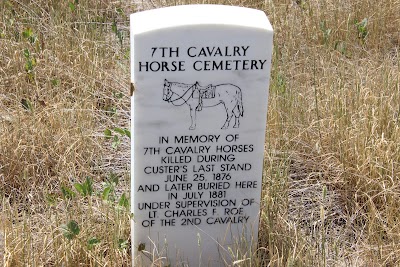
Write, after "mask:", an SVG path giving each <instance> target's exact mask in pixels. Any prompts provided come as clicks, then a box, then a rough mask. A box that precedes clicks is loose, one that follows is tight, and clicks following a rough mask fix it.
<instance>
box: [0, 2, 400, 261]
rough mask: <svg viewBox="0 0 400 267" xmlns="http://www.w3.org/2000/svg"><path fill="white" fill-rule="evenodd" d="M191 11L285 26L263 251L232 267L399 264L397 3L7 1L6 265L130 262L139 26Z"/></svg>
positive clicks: (1, 219) (0, 16)
mask: <svg viewBox="0 0 400 267" xmlns="http://www.w3.org/2000/svg"><path fill="white" fill-rule="evenodd" d="M189 3H220V4H228V5H239V6H246V7H252V8H258V9H261V10H264V11H265V12H266V14H267V15H268V17H269V19H270V21H271V23H272V25H273V28H274V30H275V35H274V56H273V62H272V66H273V67H272V80H271V86H270V100H269V111H268V126H267V131H266V137H267V142H266V145H265V153H266V157H265V169H264V178H263V179H264V180H263V181H264V183H263V197H262V200H261V203H262V210H261V224H260V229H259V233H260V234H259V235H260V236H259V246H258V250H257V251H255V252H254V254H253V255H251V256H250V257H247V256H246V257H245V258H241V257H238V258H237V259H236V260H237V262H238V264H237V266H400V256H399V255H400V205H399V203H400V74H399V73H400V55H399V53H400V31H399V28H400V1H399V0H385V1H373V0H356V1H352V0H335V1H333V0H269V1H267V0H266V1H255V0H247V1H246V0H241V1H240V0H231V1H228V0H226V1H224V0H218V1H189V0H188V1H159V0H153V1H151V0H148V1H101V0H88V1H83V0H81V1H74V0H71V1H56V0H49V1H43V0H31V1H27V0H21V1H16V0H3V1H1V2H0V49H1V50H0V51H1V52H0V201H1V205H0V232H1V233H0V243H1V244H0V257H2V259H0V260H2V262H3V264H4V266H10V267H11V266H130V264H131V247H130V223H129V219H130V213H129V204H128V199H127V197H128V196H129V180H130V171H129V170H130V155H129V151H130V145H129V136H128V135H129V134H128V133H127V131H124V129H129V116H130V115H129V110H130V106H129V105H130V99H129V81H130V77H129V75H130V72H129V20H128V16H129V14H130V13H133V12H136V11H139V10H144V9H150V8H155V7H160V6H166V5H177V4H189ZM107 137H108V138H107ZM154 260H155V261H156V260H157V257H155V258H154ZM0 262H1V261H0ZM0 265H1V264H0ZM155 266H162V265H161V264H159V263H158V262H157V261H156V262H155Z"/></svg>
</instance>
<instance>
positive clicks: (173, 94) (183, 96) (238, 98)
mask: <svg viewBox="0 0 400 267" xmlns="http://www.w3.org/2000/svg"><path fill="white" fill-rule="evenodd" d="M209 90H215V92H214V91H212V94H210V91H209ZM210 95H212V96H210ZM163 100H164V101H167V102H168V103H171V104H173V105H174V106H182V105H184V104H187V105H188V106H189V109H190V117H191V125H190V127H189V129H190V130H194V129H196V114H197V112H200V111H201V110H202V109H203V108H208V107H214V106H217V105H220V104H221V105H223V106H224V108H225V112H226V120H225V123H224V125H223V126H222V128H221V129H227V128H228V127H229V123H230V121H231V119H232V117H233V116H234V117H235V124H234V126H233V128H239V125H240V122H239V118H240V117H243V102H242V91H241V89H240V88H239V87H238V86H236V85H234V84H229V83H226V84H218V85H215V86H213V85H208V86H204V87H202V86H200V84H199V82H196V83H194V84H185V83H178V82H169V81H168V80H167V79H165V80H164V89H163Z"/></svg>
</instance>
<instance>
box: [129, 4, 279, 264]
mask: <svg viewBox="0 0 400 267" xmlns="http://www.w3.org/2000/svg"><path fill="white" fill-rule="evenodd" d="M130 19H131V45H132V47H131V64H132V66H131V71H132V73H131V74H132V83H133V84H134V85H135V91H134V93H133V96H132V132H133V136H132V184H131V191H132V195H131V199H132V213H133V216H134V218H133V223H132V250H133V254H134V255H133V257H134V263H135V264H137V265H139V266H149V259H152V260H157V259H158V260H159V261H164V264H165V265H167V263H170V264H171V266H175V265H180V266H182V265H183V266H186V265H190V266H199V265H200V264H202V265H203V266H224V265H226V264H230V263H232V261H234V260H236V259H235V257H234V256H233V255H231V253H229V251H230V250H232V251H237V250H240V251H241V253H243V254H244V253H246V252H247V254H246V255H247V256H246V257H248V256H250V255H251V254H249V251H251V250H252V249H254V245H256V243H257V238H258V224H259V210H260V195H261V185H262V181H261V179H262V170H263V156H264V142H265V127H266V114H267V100H268V83H269V77H270V68H271V54H272V35H273V31H272V27H271V25H270V23H269V21H268V18H267V17H266V15H265V14H264V13H263V12H262V11H258V10H254V9H248V8H240V7H231V6H219V5H190V6H176V7H169V8H161V9H156V10H150V11H144V12H139V13H135V14H132V15H131V18H130Z"/></svg>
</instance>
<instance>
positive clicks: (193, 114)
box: [189, 106, 196, 130]
mask: <svg viewBox="0 0 400 267" xmlns="http://www.w3.org/2000/svg"><path fill="white" fill-rule="evenodd" d="M189 107H190V118H191V122H192V124H191V125H190V127H189V130H194V129H196V108H193V107H192V106H189Z"/></svg>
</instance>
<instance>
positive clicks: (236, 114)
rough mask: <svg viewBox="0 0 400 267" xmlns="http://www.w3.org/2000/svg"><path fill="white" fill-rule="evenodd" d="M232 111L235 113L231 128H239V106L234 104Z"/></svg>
mask: <svg viewBox="0 0 400 267" xmlns="http://www.w3.org/2000/svg"><path fill="white" fill-rule="evenodd" d="M232 112H233V114H234V115H235V125H233V128H239V125H240V122H239V116H240V111H239V107H238V106H235V108H234V109H233V111H232Z"/></svg>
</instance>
